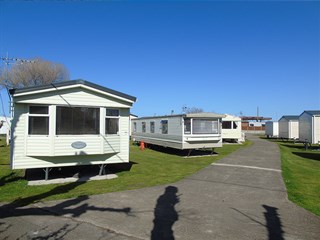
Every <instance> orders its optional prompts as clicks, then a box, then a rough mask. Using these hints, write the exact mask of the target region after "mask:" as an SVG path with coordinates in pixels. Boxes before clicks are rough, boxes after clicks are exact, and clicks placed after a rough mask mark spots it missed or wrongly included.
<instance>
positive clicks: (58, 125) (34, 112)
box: [10, 80, 136, 178]
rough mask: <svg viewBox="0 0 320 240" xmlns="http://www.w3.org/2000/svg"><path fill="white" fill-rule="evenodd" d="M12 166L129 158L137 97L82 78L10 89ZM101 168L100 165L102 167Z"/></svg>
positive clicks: (63, 164) (74, 164)
mask: <svg viewBox="0 0 320 240" xmlns="http://www.w3.org/2000/svg"><path fill="white" fill-rule="evenodd" d="M10 93H11V95H12V99H13V104H14V118H13V120H12V143H13V144H11V167H12V169H31V168H45V170H46V178H47V174H48V172H49V168H51V167H64V166H76V165H91V164H99V165H100V170H102V169H103V168H104V166H105V165H106V164H111V163H126V162H129V116H130V108H131V106H132V104H133V103H134V102H135V101H136V98H135V97H132V96H129V95H127V94H124V93H120V92H117V91H114V90H111V89H108V88H105V87H102V86H99V85H96V84H93V83H90V82H87V81H84V80H74V81H66V82H60V83H54V84H51V85H46V86H38V87H31V88H24V89H12V90H11V91H10ZM100 174H101V171H100Z"/></svg>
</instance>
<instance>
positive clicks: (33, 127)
mask: <svg viewBox="0 0 320 240" xmlns="http://www.w3.org/2000/svg"><path fill="white" fill-rule="evenodd" d="M28 133H29V134H30V135H48V134H49V107H48V106H30V107H29V129H28Z"/></svg>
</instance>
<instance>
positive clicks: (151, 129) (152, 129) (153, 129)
mask: <svg viewBox="0 0 320 240" xmlns="http://www.w3.org/2000/svg"><path fill="white" fill-rule="evenodd" d="M154 131H155V122H154V121H151V122H150V133H154Z"/></svg>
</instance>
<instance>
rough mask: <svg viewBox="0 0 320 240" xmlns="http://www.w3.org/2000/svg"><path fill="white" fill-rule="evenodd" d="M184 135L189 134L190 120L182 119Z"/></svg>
mask: <svg viewBox="0 0 320 240" xmlns="http://www.w3.org/2000/svg"><path fill="white" fill-rule="evenodd" d="M184 133H185V134H191V119H190V118H185V119H184Z"/></svg>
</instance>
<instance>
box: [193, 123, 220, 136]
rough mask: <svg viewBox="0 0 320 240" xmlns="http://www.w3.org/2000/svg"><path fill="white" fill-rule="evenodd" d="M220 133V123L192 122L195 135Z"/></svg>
mask: <svg viewBox="0 0 320 240" xmlns="http://www.w3.org/2000/svg"><path fill="white" fill-rule="evenodd" d="M218 132H219V130H218V121H213V120H206V119H193V121H192V133H193V134H212V133H218Z"/></svg>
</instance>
